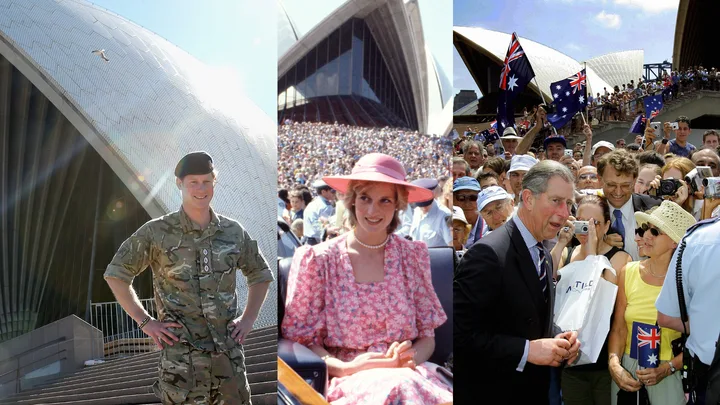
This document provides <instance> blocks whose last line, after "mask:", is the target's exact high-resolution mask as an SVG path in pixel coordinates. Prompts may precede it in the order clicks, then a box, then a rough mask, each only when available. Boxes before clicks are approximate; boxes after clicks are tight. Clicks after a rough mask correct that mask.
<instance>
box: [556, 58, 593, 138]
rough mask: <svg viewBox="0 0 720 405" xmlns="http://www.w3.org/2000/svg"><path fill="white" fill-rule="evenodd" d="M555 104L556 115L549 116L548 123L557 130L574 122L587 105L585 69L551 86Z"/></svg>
mask: <svg viewBox="0 0 720 405" xmlns="http://www.w3.org/2000/svg"><path fill="white" fill-rule="evenodd" d="M550 94H552V96H553V104H555V105H556V106H557V110H556V111H555V113H553V114H550V115H548V117H547V118H548V121H549V122H550V123H551V124H552V126H554V127H555V128H562V127H564V126H565V124H567V123H568V122H570V120H572V118H573V117H574V116H575V114H576V113H577V112H578V111H582V110H583V109H585V106H586V105H587V75H586V74H585V69H583V70H581V71H580V72H578V73H577V74H576V75H575V76H572V77H568V78H567V79H564V80H560V81H559V82H555V83H552V84H551V85H550Z"/></svg>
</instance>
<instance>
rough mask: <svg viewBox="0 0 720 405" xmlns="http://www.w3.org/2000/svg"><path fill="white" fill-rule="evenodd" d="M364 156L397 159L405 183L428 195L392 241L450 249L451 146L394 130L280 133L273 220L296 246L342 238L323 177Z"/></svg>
mask: <svg viewBox="0 0 720 405" xmlns="http://www.w3.org/2000/svg"><path fill="white" fill-rule="evenodd" d="M371 153H383V154H386V155H389V156H391V157H393V158H395V159H397V160H398V161H399V162H400V163H401V164H402V165H403V167H404V169H405V171H406V173H407V179H406V180H407V181H413V182H417V183H418V185H420V186H421V187H425V188H428V189H430V190H432V191H433V193H434V199H433V200H431V201H429V202H428V203H427V204H413V206H410V207H409V208H408V209H407V210H406V211H405V212H403V215H402V217H401V218H402V224H400V226H399V227H398V230H397V231H396V232H395V233H396V234H398V235H401V236H403V237H406V238H408V239H412V240H423V241H425V242H426V243H427V244H428V246H439V245H444V246H447V245H449V244H450V238H451V237H450V225H449V224H450V217H451V216H452V213H451V211H450V209H451V208H452V202H451V199H452V195H451V192H450V191H449V189H448V187H446V182H447V179H448V177H449V176H448V175H449V167H450V159H451V157H452V140H451V139H450V138H449V137H438V136H433V135H425V134H421V133H419V132H417V131H411V130H407V129H401V128H388V127H385V128H363V127H353V126H347V125H340V124H337V123H335V124H323V123H314V122H303V123H300V122H294V123H292V122H287V123H285V124H284V125H281V126H279V127H278V187H279V191H278V217H280V218H282V221H284V222H285V224H286V225H287V226H289V230H291V231H292V232H293V233H294V234H295V236H297V237H298V239H300V241H301V242H302V243H308V244H316V243H319V242H322V241H324V240H327V239H328V238H333V237H335V236H337V235H339V234H342V233H343V232H346V231H348V230H349V228H348V223H347V221H346V219H347V218H345V217H346V216H347V211H346V210H345V208H344V206H343V199H344V195H342V193H340V192H339V191H338V190H334V189H332V188H331V187H329V186H328V185H327V184H326V183H325V182H324V181H323V177H324V176H338V175H348V174H350V173H351V171H352V169H353V167H354V166H355V163H356V162H357V161H358V160H359V159H360V158H361V157H363V156H366V155H368V154H371ZM449 186H451V184H450V185H449ZM283 226H284V225H283Z"/></svg>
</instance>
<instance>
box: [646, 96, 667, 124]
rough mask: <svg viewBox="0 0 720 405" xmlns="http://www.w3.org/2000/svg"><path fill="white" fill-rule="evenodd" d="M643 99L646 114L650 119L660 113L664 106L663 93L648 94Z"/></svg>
mask: <svg viewBox="0 0 720 405" xmlns="http://www.w3.org/2000/svg"><path fill="white" fill-rule="evenodd" d="M643 100H645V114H646V115H647V117H648V118H649V119H650V120H652V119H653V118H655V117H656V116H657V115H658V114H660V110H662V108H663V98H662V94H658V95H657V96H647V97H645V98H644V99H643Z"/></svg>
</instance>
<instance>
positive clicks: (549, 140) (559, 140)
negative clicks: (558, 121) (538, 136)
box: [543, 135, 567, 150]
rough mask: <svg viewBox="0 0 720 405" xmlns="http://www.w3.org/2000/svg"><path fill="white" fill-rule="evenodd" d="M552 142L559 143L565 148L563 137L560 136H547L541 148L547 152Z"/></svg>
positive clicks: (565, 143)
mask: <svg viewBox="0 0 720 405" xmlns="http://www.w3.org/2000/svg"><path fill="white" fill-rule="evenodd" d="M554 142H557V143H561V144H563V147H564V148H567V142H566V141H565V137H564V136H562V135H561V136H548V137H547V138H545V140H544V141H543V147H545V150H547V147H548V145H549V144H551V143H554Z"/></svg>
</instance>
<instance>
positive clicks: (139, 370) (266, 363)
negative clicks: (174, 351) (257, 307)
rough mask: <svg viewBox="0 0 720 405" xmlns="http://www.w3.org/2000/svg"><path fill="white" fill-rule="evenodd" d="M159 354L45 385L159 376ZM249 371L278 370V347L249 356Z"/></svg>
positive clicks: (87, 371) (247, 364) (52, 385)
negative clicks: (152, 357) (151, 375)
mask: <svg viewBox="0 0 720 405" xmlns="http://www.w3.org/2000/svg"><path fill="white" fill-rule="evenodd" d="M157 357H158V356H157V355H156V356H155V358H154V359H148V358H147V357H145V361H144V362H138V363H131V364H129V365H125V364H118V365H115V366H114V367H112V368H103V369H101V370H92V368H90V369H88V370H83V371H81V372H78V373H75V374H71V375H69V376H66V377H63V378H60V379H56V380H51V381H48V383H47V384H44V385H43V387H48V388H51V387H55V386H65V385H68V384H75V383H78V382H99V383H102V382H105V381H107V380H111V379H116V380H117V379H120V378H134V377H135V376H138V375H144V374H146V373H153V374H154V375H155V376H157V366H158V360H157ZM245 364H246V366H247V371H248V373H249V374H251V373H256V372H263V371H269V370H277V349H276V350H275V352H272V353H266V354H262V355H258V356H252V357H247V358H246V359H245Z"/></svg>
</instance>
